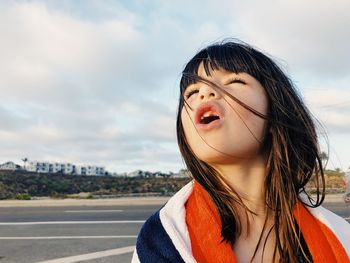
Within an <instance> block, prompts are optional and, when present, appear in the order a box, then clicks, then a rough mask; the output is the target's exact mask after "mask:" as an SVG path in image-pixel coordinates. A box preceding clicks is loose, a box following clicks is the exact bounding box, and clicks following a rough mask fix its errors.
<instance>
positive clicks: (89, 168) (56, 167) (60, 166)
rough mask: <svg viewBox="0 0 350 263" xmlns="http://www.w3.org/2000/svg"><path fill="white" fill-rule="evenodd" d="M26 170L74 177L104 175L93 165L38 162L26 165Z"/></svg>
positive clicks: (98, 167)
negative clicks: (72, 175)
mask: <svg viewBox="0 0 350 263" xmlns="http://www.w3.org/2000/svg"><path fill="white" fill-rule="evenodd" d="M26 170H27V171H29V172H37V173H62V174H75V175H97V176H102V175H105V168H104V167H100V166H95V165H75V164H71V163H58V162H54V163H51V162H38V161H31V162H29V163H28V165H27V167H26Z"/></svg>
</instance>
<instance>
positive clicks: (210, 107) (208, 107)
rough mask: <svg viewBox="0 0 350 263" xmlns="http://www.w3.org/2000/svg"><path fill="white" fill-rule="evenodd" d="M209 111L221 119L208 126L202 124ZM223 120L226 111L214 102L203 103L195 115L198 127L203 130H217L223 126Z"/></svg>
mask: <svg viewBox="0 0 350 263" xmlns="http://www.w3.org/2000/svg"><path fill="white" fill-rule="evenodd" d="M207 111H212V112H215V113H216V114H217V115H218V116H219V119H218V120H214V121H212V122H210V123H208V124H203V123H201V122H200V120H201V117H202V115H203V114H204V113H205V112H207ZM223 119H224V110H223V108H222V107H221V106H220V104H219V103H216V102H214V101H210V102H205V103H202V104H201V105H199V107H198V108H197V110H196V113H195V124H196V127H197V128H198V129H201V130H211V129H214V128H217V127H219V126H221V124H222V122H223Z"/></svg>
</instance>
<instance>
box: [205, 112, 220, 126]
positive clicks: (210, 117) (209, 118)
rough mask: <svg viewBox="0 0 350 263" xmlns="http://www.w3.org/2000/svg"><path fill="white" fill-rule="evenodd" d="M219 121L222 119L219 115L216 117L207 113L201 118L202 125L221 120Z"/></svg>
mask: <svg viewBox="0 0 350 263" xmlns="http://www.w3.org/2000/svg"><path fill="white" fill-rule="evenodd" d="M219 119H220V117H219V116H218V115H216V114H215V113H212V112H205V113H204V114H203V115H202V117H201V120H200V123H201V124H209V123H211V122H212V121H215V120H219Z"/></svg>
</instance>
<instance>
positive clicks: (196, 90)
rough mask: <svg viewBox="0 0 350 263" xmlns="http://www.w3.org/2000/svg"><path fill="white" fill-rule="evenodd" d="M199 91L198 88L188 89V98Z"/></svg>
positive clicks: (186, 96) (186, 95) (186, 94)
mask: <svg viewBox="0 0 350 263" xmlns="http://www.w3.org/2000/svg"><path fill="white" fill-rule="evenodd" d="M198 92H199V90H198V89H192V90H189V91H186V92H185V98H186V99H188V98H190V97H191V96H192V95H193V94H195V93H198Z"/></svg>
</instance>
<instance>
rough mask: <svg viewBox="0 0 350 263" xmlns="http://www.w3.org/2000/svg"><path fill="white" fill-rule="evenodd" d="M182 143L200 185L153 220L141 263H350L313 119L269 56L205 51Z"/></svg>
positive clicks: (137, 256)
mask: <svg viewBox="0 0 350 263" xmlns="http://www.w3.org/2000/svg"><path fill="white" fill-rule="evenodd" d="M177 138H178V144H179V147H180V151H181V154H182V156H183V159H184V161H185V163H186V166H187V168H188V170H189V171H190V173H191V177H192V179H193V180H192V181H191V182H190V183H188V184H187V185H186V186H184V187H183V188H182V189H181V190H180V191H179V192H177V193H176V194H175V195H174V196H173V197H172V198H171V199H170V200H169V201H168V202H167V203H166V204H165V205H164V206H163V207H162V208H160V209H159V210H158V211H157V212H155V213H154V214H153V215H152V216H151V217H150V218H149V219H148V220H147V221H146V222H145V224H144V225H143V227H142V229H141V231H140V234H139V236H138V239H137V244H136V249H135V251H134V255H133V259H132V262H200V263H202V262H210V263H211V262H239V263H241V262H242V263H243V262H327V263H329V262H350V259H349V255H350V224H348V223H347V222H346V221H345V220H344V219H342V218H341V217H339V216H337V215H335V214H333V213H332V212H330V211H328V210H326V209H325V208H323V207H321V206H320V205H321V204H322V202H323V200H324V196H325V182H324V175H323V169H322V163H321V159H320V148H319V144H318V140H317V134H316V130H315V124H314V121H313V119H312V117H311V114H310V112H309V111H308V109H307V108H306V107H305V105H304V103H303V102H302V100H301V99H300V97H299V95H298V94H297V92H296V90H295V89H294V87H293V84H292V82H291V80H290V79H289V78H288V77H287V76H286V75H285V74H284V73H283V72H282V70H281V69H280V68H279V67H278V66H277V65H276V63H274V61H273V60H272V59H270V58H269V57H268V56H266V55H264V54H263V53H261V52H260V51H258V50H256V49H254V48H252V47H250V46H248V45H247V44H244V43H240V42H223V43H218V44H214V45H211V46H208V47H207V48H205V49H203V50H201V51H200V52H199V53H198V54H196V55H195V56H194V57H193V58H192V59H191V60H190V61H189V62H188V64H187V65H186V67H185V69H184V71H183V73H182V78H181V82H180V101H179V108H178V118H177ZM308 183H310V184H313V185H314V186H315V187H316V189H317V193H316V198H315V199H316V200H315V201H314V200H313V199H311V198H310V196H309V195H308V194H307V193H306V192H305V186H306V184H308Z"/></svg>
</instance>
